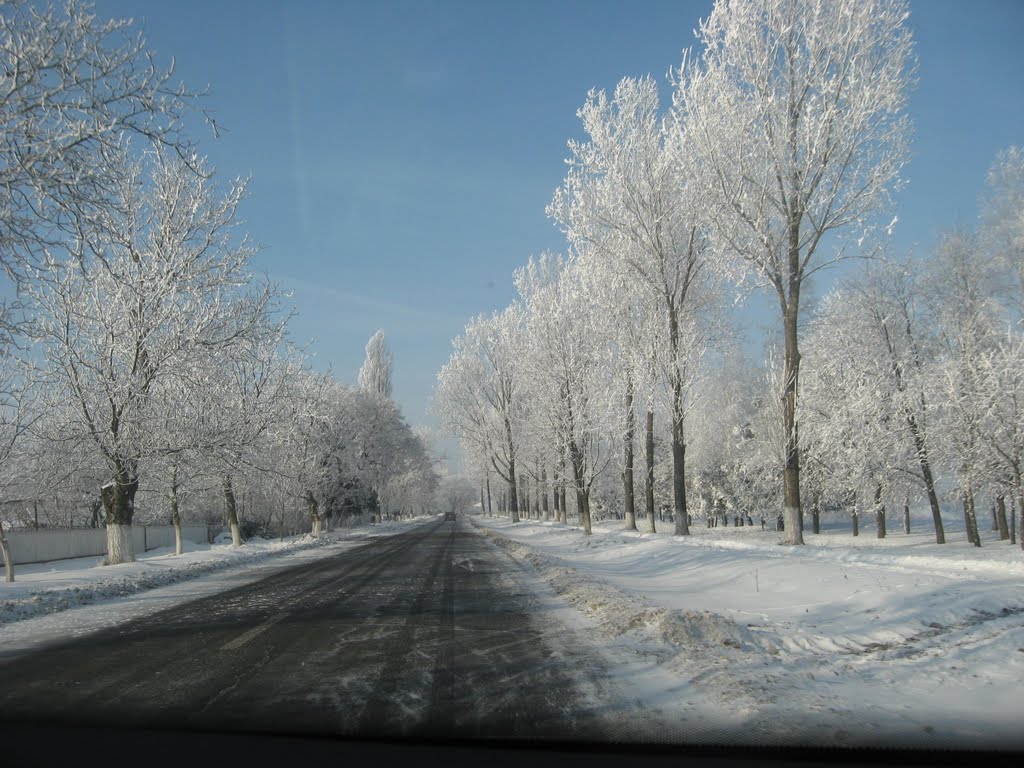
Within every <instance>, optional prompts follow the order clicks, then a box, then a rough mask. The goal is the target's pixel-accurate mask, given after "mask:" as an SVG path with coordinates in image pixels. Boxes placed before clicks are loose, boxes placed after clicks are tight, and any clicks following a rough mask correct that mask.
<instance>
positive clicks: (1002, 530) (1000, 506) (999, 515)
mask: <svg viewBox="0 0 1024 768" xmlns="http://www.w3.org/2000/svg"><path fill="white" fill-rule="evenodd" d="M996 522H997V523H998V526H999V540H1000V541H1006V540H1007V539H1008V538H1010V527H1009V526H1008V525H1007V523H1006V497H1005V496H1003V495H1002V494H1000V495H999V496H998V497H997V498H996Z"/></svg>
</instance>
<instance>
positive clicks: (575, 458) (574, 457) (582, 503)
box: [569, 440, 593, 536]
mask: <svg viewBox="0 0 1024 768" xmlns="http://www.w3.org/2000/svg"><path fill="white" fill-rule="evenodd" d="M569 460H570V461H571V462H572V477H573V481H574V482H575V484H576V509H577V510H578V511H579V515H580V525H581V526H583V532H584V533H585V534H587V535H588V536H589V535H590V534H591V533H592V532H593V531H592V526H591V521H590V504H589V501H590V500H589V498H588V496H589V495H590V494H589V492H588V490H587V489H586V487H585V485H584V482H583V480H584V478H583V474H584V469H583V451H581V450H580V448H579V446H578V445H577V444H576V441H575V440H570V441H569Z"/></svg>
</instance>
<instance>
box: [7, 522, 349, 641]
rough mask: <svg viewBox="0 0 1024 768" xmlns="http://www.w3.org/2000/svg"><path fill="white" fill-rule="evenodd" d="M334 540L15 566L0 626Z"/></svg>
mask: <svg viewBox="0 0 1024 768" xmlns="http://www.w3.org/2000/svg"><path fill="white" fill-rule="evenodd" d="M351 537H352V536H351V534H349V535H347V536H345V538H346V539H347V538H351ZM340 540H342V538H341V536H339V535H336V534H334V533H329V534H324V535H323V536H322V537H321V538H320V539H314V538H312V537H311V536H310V535H309V534H305V535H303V536H298V537H293V538H290V539H286V540H283V541H281V540H276V541H268V540H266V539H253V540H250V541H247V542H246V543H245V546H243V547H241V548H240V549H234V548H233V547H232V546H231V545H230V543H228V544H226V545H223V544H214V545H194V544H191V543H189V548H188V549H187V550H186V552H185V553H184V554H183V555H181V556H176V555H175V554H174V550H173V549H172V548H170V547H165V548H162V549H155V550H152V551H150V552H147V553H146V554H145V555H140V556H139V557H138V559H137V560H136V561H135V562H134V563H125V564H123V565H108V566H102V565H99V564H98V563H99V562H100V558H96V557H84V558H77V559H74V560H60V561H55V562H52V563H38V564H33V565H21V566H17V568H16V571H15V577H16V581H15V582H14V583H13V584H2V585H0V626H2V625H4V624H9V623H11V622H16V621H23V620H25V619H30V618H34V617H36V616H43V615H46V614H50V613H56V612H58V611H66V610H68V609H70V608H76V607H78V606H81V605H89V604H92V603H94V602H97V601H100V600H106V599H111V598H119V597H125V596H128V595H134V594H137V593H139V592H144V591H146V590H150V589H155V588H156V587H163V586H166V585H168V584H175V583H177V582H181V581H187V580H189V579H195V578H198V577H200V576H205V575H207V574H210V573H216V572H218V571H221V570H224V569H226V568H235V567H239V566H244V565H249V564H252V563H256V562H259V561H262V560H266V559H267V558H271V557H276V556H279V555H284V554H290V553H293V552H301V551H304V550H308V549H314V548H316V547H322V546H325V545H328V544H333V543H336V542H338V541H340ZM229 542H230V536H229Z"/></svg>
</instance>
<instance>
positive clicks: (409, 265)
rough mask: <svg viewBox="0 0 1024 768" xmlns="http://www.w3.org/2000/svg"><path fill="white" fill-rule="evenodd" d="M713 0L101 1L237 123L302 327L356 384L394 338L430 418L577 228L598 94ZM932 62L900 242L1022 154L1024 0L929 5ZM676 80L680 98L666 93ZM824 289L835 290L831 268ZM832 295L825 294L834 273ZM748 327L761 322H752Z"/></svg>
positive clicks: (261, 264) (933, 223)
mask: <svg viewBox="0 0 1024 768" xmlns="http://www.w3.org/2000/svg"><path fill="white" fill-rule="evenodd" d="M711 6H712V2H711V0H701V1H700V2H685V1H682V0H675V1H674V2H658V1H655V0H643V1H642V2H641V1H636V0H635V1H634V2H596V1H595V0H572V1H570V0H562V1H560V2H557V1H554V0H549V1H548V2H532V1H530V0H517V1H516V2H511V1H509V2H498V1H497V0H493V1H489V2H483V1H480V0H478V1H476V2H471V1H470V0H465V1H462V2H456V1H436V2H428V1H421V2H385V1H384V0H377V1H375V2H370V1H369V0H364V1H363V2H333V1H331V0H321V1H318V2H309V1H305V0H290V1H289V2H270V1H269V0H249V1H248V2H242V1H232V2H226V1H211V0H205V1H203V0H198V1H197V0H177V1H176V2H173V3H169V2H166V0H161V1H160V2H143V1H142V0H134V1H131V0H96V3H95V10H96V13H97V14H98V15H100V16H101V17H107V18H109V17H123V16H129V17H132V18H134V19H135V20H136V22H137V24H141V25H142V27H143V29H144V31H145V35H146V37H147V39H148V41H149V44H150V47H151V48H152V49H154V50H155V51H156V53H157V56H158V59H159V60H160V61H163V62H165V63H166V62H169V61H170V58H171V57H172V56H173V57H174V58H175V60H176V66H177V75H178V76H179V77H180V78H181V79H183V80H184V81H185V82H186V83H187V84H189V85H190V86H192V87H196V88H200V87H205V86H207V85H209V86H210V95H209V96H208V97H207V99H206V106H207V107H208V108H210V109H211V110H212V112H213V113H214V114H215V116H216V119H217V121H218V124H219V125H220V126H222V127H223V128H224V129H226V130H225V132H224V133H223V134H222V136H221V138H219V139H217V140H214V139H213V138H212V137H210V136H208V135H207V133H205V132H202V133H200V131H199V127H198V126H197V129H196V131H195V132H196V133H200V136H201V142H202V147H203V150H204V152H205V154H207V155H208V157H209V158H210V161H211V162H212V164H213V165H215V166H216V167H217V169H218V172H219V174H220V175H221V176H222V177H223V178H225V179H226V178H228V177H233V176H246V175H251V177H252V183H251V192H252V198H251V199H250V200H249V201H247V202H246V204H245V206H244V208H243V215H244V218H245V219H246V220H247V229H248V231H249V232H250V234H251V235H252V236H253V237H254V238H255V239H256V240H257V241H258V242H260V243H261V244H262V245H263V246H264V250H263V252H262V253H261V254H260V256H259V258H258V265H257V266H258V268H259V269H260V270H261V271H265V272H267V273H269V274H270V276H271V277H272V278H274V279H276V280H278V281H279V282H281V283H282V284H283V285H284V286H285V287H287V288H289V289H291V290H292V291H294V301H295V303H296V305H297V307H298V309H299V313H300V314H299V316H298V317H297V319H296V321H295V323H294V325H293V329H294V335H295V337H296V339H298V340H300V341H301V340H309V339H313V340H314V343H313V344H312V346H311V349H312V351H314V352H315V354H316V358H315V361H314V364H315V365H316V366H317V367H320V368H327V367H328V366H329V367H330V368H331V369H332V370H333V371H334V373H335V375H336V376H337V377H338V378H339V379H341V380H344V381H348V382H354V381H355V377H356V372H357V370H358V368H359V366H360V364H361V363H362V358H363V346H364V344H365V342H366V340H367V339H368V338H369V337H370V336H371V335H372V334H373V332H374V331H375V330H376V329H377V328H384V330H385V332H386V334H387V336H388V339H389V342H390V344H391V347H392V350H393V351H394V357H395V371H394V388H395V398H396V400H397V401H398V402H399V404H400V405H401V406H402V408H403V411H404V412H405V414H406V416H407V417H408V418H409V420H410V421H411V422H412V423H414V424H416V423H425V422H430V421H431V420H430V419H429V417H428V416H427V415H426V410H427V407H428V403H429V399H430V395H431V391H432V389H433V384H434V377H435V375H436V372H437V370H438V369H439V368H440V367H441V366H442V365H443V364H444V362H445V360H446V359H447V356H448V352H449V349H450V342H451V339H452V337H453V336H455V335H456V334H457V333H459V331H460V330H461V329H462V327H463V325H464V324H465V322H466V320H467V319H468V318H469V317H471V316H473V315H475V314H477V313H479V312H487V311H490V310H493V309H498V308H501V307H503V306H505V305H506V304H507V303H508V302H509V301H510V300H511V298H512V297H513V295H514V290H513V287H512V271H513V270H514V269H515V267H517V266H519V265H521V264H523V263H525V261H526V260H527V258H528V257H529V256H530V255H531V254H534V253H539V252H540V251H542V250H544V249H552V250H560V249H562V248H563V247H564V242H563V239H562V237H561V235H560V233H559V232H558V230H557V229H556V228H555V226H554V225H553V224H552V223H551V222H550V221H549V220H548V219H547V218H546V217H545V215H544V207H545V205H546V204H547V203H548V202H549V201H550V199H551V194H552V192H553V191H554V189H555V188H556V187H557V186H558V185H559V184H560V183H561V181H562V178H563V175H564V164H563V160H564V158H565V157H566V155H567V150H566V147H565V144H566V141H567V140H568V139H570V138H573V137H577V138H580V137H581V136H580V128H579V122H578V120H577V118H576V115H575V113H576V110H577V109H578V107H579V106H580V105H581V104H582V103H583V101H584V99H585V97H586V93H587V90H588V89H589V88H591V87H597V88H605V89H608V90H611V89H612V88H614V86H615V83H616V82H617V81H618V79H619V78H621V77H624V76H627V75H629V76H638V75H644V74H648V73H650V74H652V75H654V76H655V77H657V78H661V79H662V80H664V75H665V73H666V72H667V70H668V68H669V67H671V66H676V65H678V63H679V61H680V57H681V51H682V49H683V48H685V47H689V46H691V45H693V44H694V36H693V30H694V28H695V27H696V25H697V22H698V19H699V18H701V17H705V16H707V15H708V13H709V12H710V9H711ZM911 11H912V25H913V29H914V32H915V37H916V41H917V54H918V57H919V60H920V71H919V85H918V88H917V90H916V91H915V93H914V94H913V96H912V100H911V116H912V118H913V120H914V124H915V136H916V138H915V142H914V157H913V161H912V163H911V165H910V166H909V168H908V169H907V176H908V178H909V181H910V184H909V186H908V187H907V189H906V190H904V191H903V192H902V193H901V194H900V195H899V198H898V201H897V204H898V207H897V213H898V214H899V217H900V224H899V226H898V227H897V229H896V231H895V233H894V236H893V239H892V245H893V248H895V249H896V250H906V249H909V248H915V249H916V250H919V251H920V250H925V249H927V248H929V247H930V246H931V244H932V243H933V242H934V240H935V237H936V234H937V233H938V232H939V231H940V230H941V229H942V228H944V227H948V226H950V225H953V224H956V223H957V222H962V223H970V222H971V221H972V220H973V219H974V217H975V215H976V209H977V200H978V196H979V195H980V194H981V192H982V186H983V182H984V176H985V172H986V170H987V168H988V166H989V164H990V163H991V162H992V159H993V158H994V156H995V154H996V152H997V151H998V150H999V149H1001V148H1003V147H1006V146H1008V145H1010V144H1014V143H1016V144H1024V54H1022V53H1021V52H1020V41H1021V40H1022V39H1024V2H1018V1H1017V0H1000V1H998V2H997V1H994V0H987V1H986V0H974V1H973V2H966V1H964V2H952V1H950V0H928V1H927V2H921V1H918V2H914V3H913V4H912V6H911ZM665 92H666V94H667V93H668V92H669V91H668V88H667V86H666V90H665ZM819 282H822V281H819ZM821 287H824V284H822V285H821ZM748 315H749V316H750V323H751V334H752V335H753V336H756V334H757V327H758V325H759V324H760V323H765V324H768V323H770V322H771V319H770V318H768V317H765V318H760V316H759V315H758V313H757V312H756V311H754V312H752V313H748Z"/></svg>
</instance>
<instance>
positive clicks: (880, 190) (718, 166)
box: [674, 0, 913, 544]
mask: <svg viewBox="0 0 1024 768" xmlns="http://www.w3.org/2000/svg"><path fill="white" fill-rule="evenodd" d="M908 17H909V11H908V9H907V4H906V2H905V0H836V2H828V3H804V2H796V1H795V0H717V2H716V3H715V6H714V9H713V10H712V12H711V15H710V17H709V18H708V19H706V20H705V21H703V22H702V23H701V25H700V29H699V32H698V37H699V39H700V42H701V43H702V44H703V45H704V48H705V50H704V54H703V57H702V59H701V61H700V63H699V64H697V63H688V62H687V61H686V60H685V59H684V63H683V66H682V68H681V69H680V70H679V71H678V73H677V85H678V87H677V91H676V95H675V102H674V115H675V124H676V129H677V133H678V135H679V137H680V145H681V146H683V147H685V155H686V156H687V157H688V158H690V159H692V160H695V161H696V165H697V168H698V169H699V170H700V178H701V186H702V190H703V193H704V194H705V198H704V199H705V202H706V204H707V208H708V214H709V215H710V217H711V219H712V221H713V225H714V226H713V232H714V233H715V235H716V239H717V242H718V243H719V244H720V246H721V248H722V249H723V250H725V251H727V252H729V253H731V254H733V255H735V256H736V257H738V258H737V259H735V260H734V261H733V263H732V266H733V267H734V272H735V274H737V275H738V276H747V275H751V274H752V275H753V276H754V277H755V279H756V281H757V282H758V284H760V285H762V286H765V287H766V288H768V290H770V291H771V293H772V294H773V295H774V296H775V298H776V299H777V301H778V306H779V312H780V315H781V320H782V328H783V333H784V336H783V338H784V343H785V358H784V376H783V390H782V393H781V394H782V398H783V402H784V408H783V427H784V429H783V432H784V439H785V465H784V469H783V491H784V498H783V512H784V515H785V521H786V541H787V542H788V543H790V544H802V543H803V535H802V531H801V523H800V521H801V514H800V454H799V440H798V434H797V390H798V386H797V384H798V374H799V370H800V351H799V333H798V327H799V315H800V298H801V294H802V291H803V289H804V287H805V284H806V281H807V279H808V278H809V277H810V276H811V275H812V274H814V273H815V272H817V271H818V270H820V269H821V268H822V267H823V266H825V265H826V264H827V263H831V262H832V261H834V260H835V259H838V258H842V257H843V256H846V255H848V251H847V249H846V248H844V247H841V246H839V247H837V249H836V250H832V249H829V253H834V254H835V255H834V256H833V257H831V258H829V257H824V256H822V255H821V254H822V253H823V252H824V250H823V249H821V248H820V247H819V246H821V244H822V242H823V241H824V238H825V237H826V235H828V234H829V233H831V232H842V231H844V230H849V231H854V232H856V234H858V235H860V237H857V238H856V239H855V240H854V242H856V243H860V242H862V238H863V234H864V232H865V231H866V230H867V229H868V224H867V222H868V220H869V217H871V216H872V215H873V214H876V213H878V212H879V211H881V210H882V209H883V208H884V207H885V206H886V204H887V203H888V201H889V197H890V193H891V192H892V191H893V190H894V189H895V188H896V187H898V186H899V183H900V173H901V169H902V167H903V165H904V163H905V162H906V159H907V152H908V140H909V120H908V118H907V117H906V114H905V108H906V102H907V92H908V88H909V85H910V82H911V78H912V73H913V62H912V41H911V34H910V29H909V26H908V25H907V20H908ZM837 245H838V244H837Z"/></svg>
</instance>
